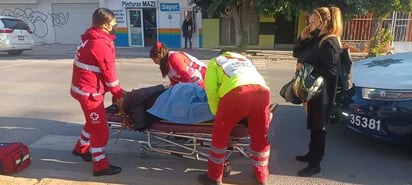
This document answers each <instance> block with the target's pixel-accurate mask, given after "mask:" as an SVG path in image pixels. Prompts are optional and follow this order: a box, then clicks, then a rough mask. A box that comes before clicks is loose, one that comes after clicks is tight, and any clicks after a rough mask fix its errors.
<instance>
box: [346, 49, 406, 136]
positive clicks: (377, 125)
mask: <svg viewBox="0 0 412 185" xmlns="http://www.w3.org/2000/svg"><path fill="white" fill-rule="evenodd" d="M411 69H412V53H399V54H393V55H385V56H381V57H374V58H368V59H365V60H361V61H358V62H354V63H353V82H354V84H355V86H354V87H353V88H354V93H353V97H352V98H349V99H348V101H349V102H346V105H348V106H347V107H345V108H342V112H341V115H343V117H344V118H345V119H343V122H344V124H345V125H346V126H347V127H348V128H349V129H351V130H354V131H356V132H359V133H362V134H365V135H368V136H371V137H375V138H380V139H384V140H389V141H394V142H398V143H411V142H412V72H411Z"/></svg>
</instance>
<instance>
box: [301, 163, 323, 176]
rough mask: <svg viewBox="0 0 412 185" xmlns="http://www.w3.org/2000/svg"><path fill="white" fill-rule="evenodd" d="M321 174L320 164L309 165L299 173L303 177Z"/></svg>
mask: <svg viewBox="0 0 412 185" xmlns="http://www.w3.org/2000/svg"><path fill="white" fill-rule="evenodd" d="M318 173H320V164H319V163H309V165H308V166H307V167H306V168H303V169H302V170H300V171H298V175H299V176H301V177H310V176H312V175H315V174H318Z"/></svg>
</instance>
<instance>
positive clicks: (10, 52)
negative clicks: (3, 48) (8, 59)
mask: <svg viewBox="0 0 412 185" xmlns="http://www.w3.org/2000/svg"><path fill="white" fill-rule="evenodd" d="M8 53H9V55H21V54H22V53H23V50H14V51H9V52H8Z"/></svg>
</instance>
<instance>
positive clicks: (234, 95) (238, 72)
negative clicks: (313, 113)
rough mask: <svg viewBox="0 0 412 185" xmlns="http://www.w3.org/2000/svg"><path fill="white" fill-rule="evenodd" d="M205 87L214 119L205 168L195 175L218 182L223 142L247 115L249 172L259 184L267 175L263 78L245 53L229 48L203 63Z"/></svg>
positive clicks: (204, 181)
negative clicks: (249, 155)
mask: <svg viewBox="0 0 412 185" xmlns="http://www.w3.org/2000/svg"><path fill="white" fill-rule="evenodd" d="M207 67H208V68H207V71H206V78H205V90H206V94H207V98H208V103H209V107H210V110H211V112H212V114H215V121H214V125H213V131H212V145H211V147H210V152H209V159H208V172H207V173H206V174H202V175H199V177H198V181H199V182H200V183H202V184H222V177H223V169H224V163H225V156H226V147H227V142H228V139H229V136H230V133H231V131H232V128H233V127H234V126H235V125H236V124H237V123H239V121H240V120H241V119H242V118H245V117H246V118H247V120H248V127H249V134H250V138H251V145H250V146H251V150H252V151H251V154H252V156H251V159H252V161H253V165H252V168H253V172H254V174H255V178H256V181H257V182H258V183H259V184H265V183H266V181H267V178H268V175H269V168H268V162H269V156H270V145H269V142H268V138H267V133H268V129H269V122H270V114H271V113H270V112H269V103H270V90H269V87H268V86H267V85H266V83H265V80H264V78H263V77H262V76H261V75H260V74H259V72H258V71H257V70H256V68H255V67H254V66H253V64H252V62H251V61H250V60H249V59H247V58H246V57H245V56H243V55H240V54H238V53H233V52H224V53H223V54H221V55H219V56H217V57H215V58H213V59H211V60H210V61H209V64H208V66H207Z"/></svg>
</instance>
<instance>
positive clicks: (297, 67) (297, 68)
mask: <svg viewBox="0 0 412 185" xmlns="http://www.w3.org/2000/svg"><path fill="white" fill-rule="evenodd" d="M302 67H303V65H302V64H301V63H297V64H296V71H300V70H302Z"/></svg>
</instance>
